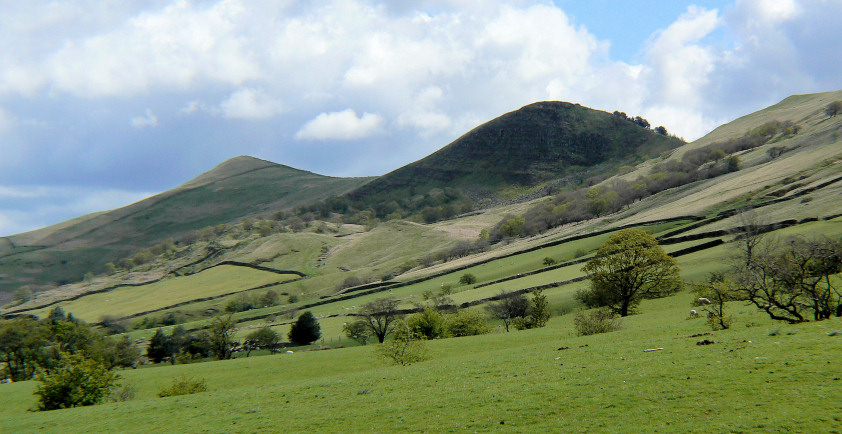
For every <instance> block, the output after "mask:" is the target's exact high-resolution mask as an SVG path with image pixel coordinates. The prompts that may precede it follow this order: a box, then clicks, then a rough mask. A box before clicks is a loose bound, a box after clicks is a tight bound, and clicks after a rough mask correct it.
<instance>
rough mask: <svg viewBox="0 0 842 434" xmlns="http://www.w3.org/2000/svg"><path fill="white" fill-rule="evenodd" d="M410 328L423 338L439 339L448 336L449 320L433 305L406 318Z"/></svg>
mask: <svg viewBox="0 0 842 434" xmlns="http://www.w3.org/2000/svg"><path fill="white" fill-rule="evenodd" d="M406 324H407V326H408V327H409V330H410V331H411V332H412V333H413V334H414V335H415V336H418V337H421V338H423V339H439V338H445V337H448V335H449V333H448V327H447V320H446V319H445V318H444V315H442V314H441V312H439V311H438V309H435V308H433V307H427V308H425V309H424V311H422V312H419V313H416V314H414V315H412V316H410V317H409V318H408V319H407V320H406Z"/></svg>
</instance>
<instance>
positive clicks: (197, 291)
mask: <svg viewBox="0 0 842 434" xmlns="http://www.w3.org/2000/svg"><path fill="white" fill-rule="evenodd" d="M294 277H297V276H295V275H288V276H286V275H278V274H275V273H270V272H266V271H259V270H254V269H251V268H243V267H235V266H228V265H225V266H221V267H216V268H211V269H209V270H205V271H203V272H201V273H198V274H194V275H192V276H189V277H178V278H173V279H169V280H165V281H161V282H157V283H152V284H149V285H144V286H140V287H125V288H119V289H115V290H113V291H109V292H104V293H99V294H92V295H87V296H85V297H82V298H80V299H78V300H73V301H68V302H64V303H59V304H58V306H61V307H62V308H63V309H64V311H65V312H72V313H73V315H74V316H76V317H77V318H80V319H82V320H85V321H88V322H95V321H99V319H100V318H101V317H102V316H103V315H106V314H108V315H114V316H117V317H120V316H125V315H130V314H133V313H137V312H143V311H148V310H153V309H157V308H161V307H165V306H169V305H173V304H176V303H180V302H185V301H190V300H194V299H196V298H200V297H211V296H216V295H220V294H225V293H229V292H234V291H237V290H245V289H248V288H253V287H255V286H260V285H264V284H268V283H273V282H280V281H284V280H289V279H292V278H294ZM50 309H52V307H49V308H44V309H40V310H36V311H33V312H32V313H33V314H35V315H38V316H40V317H45V316H46V314H47V313H48V312H49V311H50Z"/></svg>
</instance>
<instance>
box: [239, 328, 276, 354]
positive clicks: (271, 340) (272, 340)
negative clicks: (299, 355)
mask: <svg viewBox="0 0 842 434" xmlns="http://www.w3.org/2000/svg"><path fill="white" fill-rule="evenodd" d="M280 344H281V337H280V335H278V333H277V332H275V331H274V330H272V329H270V328H269V327H261V328H259V329H257V330H255V331H253V332H251V333H249V334H248V336H246V340H245V342H243V348H244V349H245V350H246V357H248V356H250V355H251V352H252V350H262V349H266V350H270V351H274V350H276V349H277V348H278V346H279V345H280Z"/></svg>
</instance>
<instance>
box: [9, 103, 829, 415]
mask: <svg viewBox="0 0 842 434" xmlns="http://www.w3.org/2000/svg"><path fill="white" fill-rule="evenodd" d="M835 98H842V94H840V93H830V94H818V95H807V96H799V97H795V98H789V99H787V100H784V101H783V102H782V103H780V104H778V105H776V106H773V107H771V108H769V109H766V110H764V111H761V112H759V113H757V114H753V115H750V116H747V117H745V118H741V119H740V120H738V121H735V124H734V125H726V126H723V127H721V128H720V129H718V130H717V131H718V132H715V133H716V134H718V136H716V138H715V139H711V138H710V137H707V138H704V139H702V141H701V142H696V143H692V144H688V145H687V147H686V149H685V148H682V149H679V150H678V151H676V152H675V153H674V154H673V155H672V156H670V157H668V159H672V158H679V157H677V156H676V155H679V154H682V153H686V151H687V149H698V148H699V147H701V146H707V145H709V144H711V143H717V142H720V141H721V140H727V139H729V138H734V137H740V136H741V135H743V134H745V133H746V131H747V130H752V129H754V128H757V127H760V126H763V125H764V124H767V123H769V122H771V121H778V122H784V121H792V122H793V123H797V124H798V125H799V126H800V129H799V131H798V133H797V134H794V135H786V136H784V135H780V136H776V138H773V139H772V140H771V141H769V142H768V143H765V144H763V145H761V146H759V147H757V148H754V149H751V150H747V151H740V152H739V155H738V156H739V158H740V160H741V162H742V163H743V164H742V166H741V167H740V169H739V170H737V171H734V172H731V173H728V174H725V175H722V176H717V177H714V178H710V179H703V180H699V181H695V182H692V183H688V184H686V185H682V186H680V187H676V188H671V189H667V190H665V191H662V192H660V193H657V194H654V195H652V196H648V197H645V198H643V199H641V200H638V201H636V202H634V203H632V204H629V206H627V207H626V208H624V209H623V210H621V211H619V212H617V213H614V214H611V215H607V216H601V217H599V218H594V219H591V220H587V221H583V222H578V223H573V224H567V225H563V226H560V227H556V228H553V229H551V230H548V231H546V232H543V233H540V234H538V235H535V236H531V237H523V238H519V239H507V240H504V241H501V242H499V243H497V244H494V245H491V246H488V247H487V248H486V249H485V250H484V251H482V252H480V253H476V254H471V255H468V256H463V257H457V258H452V257H446V256H445V257H442V256H436V253H437V252H442V251H448V250H449V249H451V248H452V247H454V246H458V245H459V243H460V242H462V243H464V242H466V241H471V242H472V241H473V240H475V239H476V235H477V233H478V232H479V230H481V229H482V228H488V227H490V226H491V225H493V223H494V222H496V221H498V220H499V218H500V217H501V216H502V215H505V214H508V213H523V212H524V211H525V210H526V209H528V207H529V206H530V205H531V204H516V205H506V206H503V207H499V208H494V209H491V210H488V211H486V212H483V213H476V214H472V215H467V216H462V217H459V218H458V219H454V220H451V221H445V222H438V223H435V224H419V223H414V222H408V221H390V222H387V223H381V224H379V225H377V226H371V227H368V228H366V227H363V226H358V225H347V224H341V223H338V222H335V221H334V222H319V221H316V222H313V223H311V224H310V226H309V227H308V228H305V229H304V231H303V232H301V233H275V234H271V235H268V236H260V235H257V234H255V233H253V232H248V231H244V230H240V229H236V230H233V229H232V230H231V231H229V232H224V233H222V234H220V235H219V237H218V238H216V239H214V240H202V241H197V242H196V243H194V244H191V245H189V246H181V247H179V248H178V249H175V250H174V251H173V252H171V253H168V255H170V256H167V255H161V256H160V257H158V258H157V259H155V260H154V261H152V262H150V263H149V264H148V265H146V266H145V267H141V268H140V269H137V270H133V271H131V272H120V273H118V274H116V275H114V276H99V277H97V278H95V279H93V280H92V281H91V282H88V283H83V284H79V285H77V286H75V287H73V289H70V288H65V290H66V292H64V293H62V288H59V289H57V290H56V291H54V292H52V293H51V297H52V298H49V299H48V298H43V299H36V302H35V303H30V304H29V305H22V306H19V307H17V308H12V309H9V311H11V312H17V313H35V314H38V315H42V316H43V315H44V314H45V313H46V312H47V311H48V310H49V308H51V307H52V306H56V305H61V306H62V307H63V308H64V309H65V310H66V311H68V312H73V313H74V315H76V316H77V317H80V318H85V319H88V320H96V319H98V317H99V316H100V315H102V314H103V313H109V314H114V315H116V316H118V317H122V318H124V320H125V322H126V325H128V326H134V327H135V328H136V329H135V330H132V331H130V332H129V333H127V334H126V335H127V336H128V337H130V338H131V339H133V340H135V339H139V340H144V339H148V338H149V337H150V336H151V335H152V334H153V333H154V331H155V329H156V328H157V325H155V326H149V327H148V328H147V326H146V325H144V324H151V323H154V321H151V322H148V323H147V321H146V320H145V319H144V318H145V317H160V316H163V315H168V314H172V315H173V316H176V317H179V318H182V320H183V325H184V326H185V327H186V328H187V329H188V330H193V331H195V330H200V329H202V328H203V327H206V326H207V324H208V322H209V318H210V317H211V314H212V313H213V312H218V311H221V310H223V309H224V308H225V306H226V305H227V304H228V303H230V302H231V301H232V300H235V299H236V298H237V297H242V296H249V297H256V296H259V295H261V294H262V293H264V292H265V291H266V289H267V288H270V287H271V288H272V289H273V290H275V291H277V292H279V293H281V294H283V297H282V299H281V300H280V301H279V303H278V304H277V305H274V306H266V307H263V306H259V307H257V308H255V309H252V310H248V311H243V312H238V313H235V314H234V318H235V319H236V320H237V321H238V330H236V331H235V336H236V338H237V339H239V340H242V339H243V338H244V337H245V335H247V334H248V333H250V332H251V331H253V330H255V329H256V328H259V327H268V328H271V329H273V330H275V331H277V332H278V333H280V334H281V335H282V336H286V333H287V332H288V331H289V328H290V323H291V322H292V321H293V320H294V318H295V316H296V315H297V314H298V313H300V312H301V311H304V310H309V311H311V312H312V313H314V314H315V315H316V316H317V317H318V318H319V321H320V324H321V328H322V339H321V340H320V341H318V342H316V343H314V344H313V345H310V346H305V347H296V348H293V349H294V351H295V353H293V354H287V353H284V354H276V355H261V356H260V357H249V358H245V357H242V356H243V354H241V355H240V358H237V359H235V360H230V361H214V362H208V363H199V364H189V365H176V366H162V365H155V366H144V367H142V369H137V370H126V371H122V372H121V375H123V376H124V377H125V380H126V381H127V382H130V383H131V384H133V385H134V387H135V389H136V397H135V399H134V400H132V401H129V402H119V403H109V404H105V405H101V406H95V407H88V408H78V409H70V410H59V411H52V412H40V413H27V412H26V411H25V410H26V409H27V408H30V407H32V406H33V405H34V402H35V398H34V397H33V396H32V391H33V390H34V388H35V384H34V382H31V381H30V382H20V383H14V384H0V393H2V396H3V397H4V402H5V403H8V404H7V405H5V406H3V407H2V408H0V429H2V430H3V431H10V432H17V431H34V430H41V431H48V432H50V431H68V430H71V431H82V430H89V429H90V427H91V421H94V420H95V421H97V425H96V429H99V430H105V431H110V430H121V431H132V430H136V431H149V430H152V429H168V430H174V431H194V430H199V429H203V430H210V431H234V432H254V431H259V430H265V431H274V430H280V429H283V430H292V431H303V430H308V431H316V432H335V431H336V430H337V427H339V428H340V429H341V430H343V431H352V432H356V431H363V430H377V431H400V432H404V431H444V430H472V431H491V430H497V429H500V430H515V431H519V432H535V431H570V430H580V431H582V430H588V431H607V432H616V431H690V432H702V431H704V432H708V431H738V432H745V431H748V432H753V431H764V430H781V431H784V430H786V431H807V432H833V431H838V430H839V429H840V428H841V427H842V418H840V417H839V416H838V414H839V413H840V408H839V404H838V403H839V402H840V401H841V400H842V388H840V384H842V383H840V382H842V380H840V378H842V377H840V372H839V370H838V368H837V367H836V365H835V364H834V363H833V361H834V360H838V359H839V358H840V356H842V345H840V341H839V339H842V319H840V318H832V319H830V320H826V321H821V322H810V323H805V324H800V325H787V324H784V323H780V322H774V321H772V320H770V319H769V318H768V316H766V315H765V314H763V313H762V312H759V311H758V310H757V309H756V308H755V307H751V306H747V305H745V304H744V303H742V302H731V303H729V304H728V306H727V311H728V315H733V316H734V317H735V323H734V325H733V326H732V327H731V328H730V329H728V330H724V331H715V332H714V331H711V329H710V327H709V326H708V325H706V323H705V320H704V318H690V316H689V312H690V309H694V308H696V307H694V305H693V304H692V302H693V300H695V298H696V295H694V294H693V293H692V292H691V291H690V290H689V289H685V290H684V291H682V292H680V293H678V294H676V295H674V296H671V297H668V298H664V299H659V300H648V301H644V302H643V303H642V304H641V309H640V313H639V314H636V315H632V316H630V317H627V318H624V319H623V320H622V321H623V328H622V329H621V330H619V331H616V332H612V333H607V334H601V335H594V336H585V337H579V336H576V333H575V330H574V327H573V319H574V316H575V312H576V311H578V310H579V309H581V308H582V306H581V305H580V304H579V302H578V301H577V300H576V297H575V294H576V292H577V291H578V290H580V289H582V288H585V287H587V285H588V282H587V281H585V280H583V276H584V273H583V271H582V266H583V263H582V262H581V261H582V260H586V259H587V258H588V257H589V256H590V255H592V254H593V252H594V250H595V249H597V248H598V247H599V246H600V245H602V244H603V243H604V242H605V240H606V239H607V238H608V237H609V235H610V233H611V232H612V231H614V230H617V229H618V228H620V227H623V226H626V225H638V227H641V228H643V229H644V230H646V231H648V232H650V233H652V234H653V235H654V236H656V237H658V238H659V239H660V240H661V243H662V244H663V246H664V248H665V250H666V251H667V252H668V253H669V254H671V255H674V256H675V257H676V260H677V262H678V265H679V267H680V268H681V276H682V278H683V279H684V280H685V281H687V282H697V281H702V280H704V279H706V278H707V276H708V273H710V272H712V271H721V270H725V269H727V268H728V267H729V264H731V262H733V260H734V259H733V257H734V256H733V255H734V253H735V251H736V249H737V246H738V245H739V244H740V241H739V239H738V238H737V237H736V234H735V233H734V232H732V231H730V230H732V229H734V228H735V227H738V226H740V225H741V222H740V220H739V218H738V217H735V216H732V215H731V211H732V210H734V209H737V208H741V207H753V209H754V212H755V213H756V215H759V216H760V218H761V219H762V220H763V222H765V223H780V222H784V221H788V222H789V223H787V224H786V225H785V227H782V228H780V229H777V230H775V231H773V232H770V233H769V234H768V235H767V237H770V238H786V237H790V236H804V237H816V236H822V235H824V236H828V237H831V238H834V239H839V238H840V237H842V217H840V216H839V214H840V213H842V211H839V209H838V197H839V194H840V191H842V164H839V161H840V160H842V154H840V152H842V151H840V147H839V141H840V139H842V135H839V134H838V130H839V129H840V128H842V118H832V119H828V118H827V117H826V116H823V115H822V114H821V113H820V109H821V108H823V106H824V105H826V104H827V101H829V100H834V99H835ZM565 109H570V107H565ZM573 109H576V110H578V109H577V108H575V107H573ZM787 113H789V114H791V115H792V116H794V117H791V118H789V117H784V114H787ZM609 116H610V115H609ZM799 116H800V117H799ZM635 128H637V127H635ZM729 131H730V132H729ZM740 131H742V132H740ZM712 134H713V133H712ZM729 134H732V135H733V136H729ZM699 143H701V145H700V144H699ZM775 146H778V147H783V148H785V149H786V150H785V151H784V152H783V153H781V154H780V155H777V156H775V157H772V156H771V155H770V153H769V152H768V150H769V149H770V148H772V147H775ZM660 160H661V161H659V162H663V161H662V159H660ZM237 163H238V164H237V165H235V166H232V167H229V168H227V169H226V170H230V171H231V172H240V171H241V170H242V168H241V167H237V166H238V165H239V164H241V163H244V161H239V162H237ZM266 167H267V168H268V167H272V166H266ZM651 167H652V164H651V163H644V164H641V165H640V166H639V167H638V169H637V170H638V171H641V173H642V171H647V170H649V169H650V168H651ZM262 170H266V168H261V169H258V170H257V172H260V171H262ZM530 173H532V172H530ZM535 173H537V172H535ZM647 173H648V172H647ZM227 176H228V175H227V174H222V175H219V176H216V175H214V174H210V176H206V177H204V178H200V179H199V180H198V181H196V182H195V183H194V184H193V185H191V188H199V189H200V188H202V186H205V185H220V184H219V183H220V182H223V181H221V180H220V179H227V178H226V177H227ZM621 176H622V175H621ZM625 176H629V175H625ZM466 179H467V178H466ZM615 179H616V178H615ZM610 182H611V178H609V179H608V180H607V181H606V183H610ZM677 216H683V217H681V218H677V219H672V220H662V219H665V218H671V217H677ZM208 252H214V254H210V255H209V254H208ZM39 253H41V254H43V253H44V252H39ZM545 258H552V259H554V260H555V261H558V262H559V263H560V264H558V265H553V266H547V265H546V264H545V263H544V259H545ZM223 261H228V262H225V263H229V264H230V261H239V262H240V263H241V265H220V264H222V263H223ZM242 264H245V265H242ZM254 266H258V267H262V268H253V267H254ZM278 270H291V271H289V272H292V271H294V272H295V273H303V274H305V275H306V278H303V279H300V280H295V281H287V280H288V279H290V278H293V277H297V276H298V274H295V275H284V274H281V273H284V272H283V271H278ZM466 273H470V274H473V275H474V276H475V277H476V282H475V283H473V284H461V283H459V280H460V277H461V276H463V275H464V274H466ZM167 276H169V277H167ZM383 277H387V278H391V280H387V281H385V282H379V280H380V279H382V278H383ZM837 277H838V276H837ZM144 278H146V279H153V278H154V279H160V280H158V281H156V282H155V283H150V284H147V285H141V286H137V287H131V288H129V287H125V288H116V289H113V290H110V291H108V292H103V293H89V294H87V295H86V294H85V291H91V290H94V288H100V287H102V286H103V285H106V284H107V283H108V282H110V281H121V282H123V281H126V282H128V281H132V282H140V281H142V280H143V279H144ZM348 278H355V279H359V280H360V282H357V283H362V282H370V284H369V285H363V286H352V287H350V288H348V287H345V286H346V285H344V283H346V282H347V281H348ZM112 283H113V282H112ZM86 285H87V287H86ZM97 285H99V286H97ZM267 285H268V286H267ZM447 286H450V287H451V294H450V295H449V297H450V298H451V300H452V304H453V305H454V306H456V307H459V308H461V309H468V310H473V311H476V312H480V313H484V312H485V306H487V303H489V302H490V297H493V296H495V295H497V294H498V293H499V292H500V291H501V290H507V291H522V292H525V293H529V292H531V291H533V290H535V289H536V288H543V290H544V294H545V295H546V296H547V298H548V300H549V303H550V310H551V311H552V313H553V315H554V317H553V318H552V319H551V320H550V322H549V324H548V326H547V327H546V328H542V329H537V330H524V331H513V332H510V333H506V332H505V331H504V329H503V327H502V325H501V323H500V322H499V321H494V320H490V324H491V325H492V327H494V331H493V332H492V333H490V334H486V335H482V336H474V337H464V338H451V339H441V340H433V341H429V342H428V343H427V344H428V346H429V349H430V356H431V357H430V359H429V360H427V361H424V362H419V363H413V364H412V365H410V366H390V365H388V364H386V363H385V362H384V361H382V360H380V359H378V358H377V357H375V355H374V350H373V348H372V347H373V345H368V346H360V345H359V344H357V343H356V342H354V341H352V340H350V339H349V338H347V337H345V335H344V333H343V331H342V327H343V324H345V323H346V322H349V321H352V320H353V319H355V317H354V316H353V314H354V313H355V312H356V311H357V310H358V309H359V307H360V306H361V305H363V304H365V303H367V302H370V301H373V300H376V299H379V298H382V297H386V296H389V297H394V298H397V299H398V300H399V303H400V305H399V306H400V308H403V309H412V308H417V307H418V306H419V305H421V304H423V303H424V294H425V293H430V292H435V291H439V290H441V288H444V287H447ZM71 295H72V296H73V297H74V299H73V300H66V301H60V299H61V297H62V296H65V297H69V296H71ZM45 302H50V303H54V304H51V305H50V306H44V305H43V304H42V305H40V306H39V303H45ZM209 313H211V314H209ZM141 319H144V320H143V321H141ZM703 339H706V340H709V341H713V344H710V345H700V344H699V342H700V341H702V340H703ZM328 348H329V349H330V351H317V350H319V349H328ZM653 349H656V351H646V350H653ZM179 376H196V377H202V378H205V379H207V382H208V385H209V387H210V391H209V392H206V393H200V394H196V395H190V396H181V397H175V398H157V397H156V393H157V392H158V391H159V390H160V389H161V388H163V387H164V386H165V385H167V384H169V383H170V381H171V380H172V379H173V378H176V377H179Z"/></svg>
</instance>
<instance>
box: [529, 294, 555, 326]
mask: <svg viewBox="0 0 842 434" xmlns="http://www.w3.org/2000/svg"><path fill="white" fill-rule="evenodd" d="M551 315H552V314H551V313H550V303H549V301H547V296H546V295H544V291H542V290H540V289H539V290H537V291H535V292H533V293H532V313H531V314H530V315H529V317H530V318H531V319H532V327H533V328H538V327H544V326H545V325H547V321H549V319H550V316H551Z"/></svg>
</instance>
